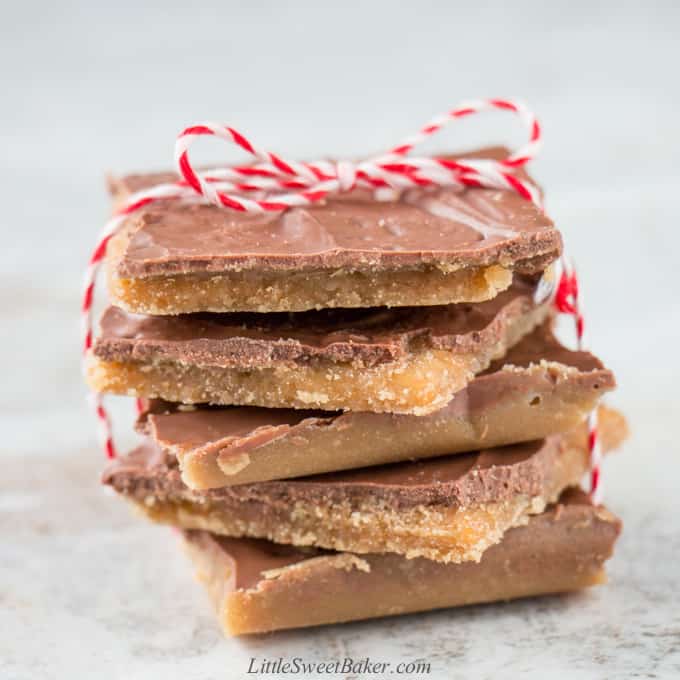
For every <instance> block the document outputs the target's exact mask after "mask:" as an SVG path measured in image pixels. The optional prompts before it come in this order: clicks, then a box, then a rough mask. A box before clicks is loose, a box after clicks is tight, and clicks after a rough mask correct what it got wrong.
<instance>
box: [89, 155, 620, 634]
mask: <svg viewBox="0 0 680 680" xmlns="http://www.w3.org/2000/svg"><path fill="white" fill-rule="evenodd" d="M504 154H505V151H504V150H503V149H487V150H483V151H480V152H478V153H477V154H476V155H477V157H481V158H486V157H488V158H500V157H502V156H503V155H504ZM468 156H469V154H468ZM170 179H175V178H174V176H170V175H158V174H157V175H133V176H128V177H124V178H121V179H116V180H114V181H113V182H112V190H113V194H114V199H115V200H116V201H119V202H120V201H123V200H125V199H126V197H128V196H129V195H130V194H132V193H133V192H135V191H138V190H141V189H144V188H148V187H149V186H152V185H154V184H156V183H158V182H159V181H168V180H170ZM561 248H562V243H561V238H560V234H559V232H558V231H557V230H556V229H555V227H554V226H553V224H552V222H551V221H550V219H549V218H548V217H547V216H546V215H545V214H544V213H542V212H541V211H540V210H539V209H538V208H537V207H536V206H534V205H533V204H532V203H531V202H529V201H526V200H524V199H523V198H522V197H520V196H519V195H517V194H515V193H513V192H512V191H502V190H493V189H481V188H474V189H467V190H463V191H460V190H454V189H438V190H435V191H431V190H427V191H426V190H412V191H408V192H405V193H404V194H402V195H401V196H400V197H399V198H397V199H395V200H393V201H378V200H376V199H375V198H373V197H372V196H370V195H368V194H364V193H362V192H360V191H355V192H352V193H350V194H348V195H346V196H342V197H340V198H336V199H332V200H328V201H327V202H325V203H323V204H319V205H316V206H314V207H309V208H294V209H290V210H288V211H286V212H284V213H276V214H266V215H256V216H252V215H243V214H239V213H235V212H233V211H229V210H222V209H220V208H218V207H215V206H212V205H202V204H201V205H199V204H196V203H194V204H180V203H169V204H161V205H159V206H151V207H149V208H148V209H143V210H140V211H138V212H136V213H135V214H134V215H132V216H131V217H130V218H129V219H128V220H127V221H126V222H125V223H124V224H123V227H122V228H121V230H120V231H119V232H118V233H117V234H116V236H115V237H114V238H113V239H112V241H111V242H110V244H109V249H108V250H109V258H108V282H109V294H110V297H111V300H112V303H113V304H114V305H115V306H112V307H109V308H108V309H107V310H106V311H105V313H104V315H103V317H102V319H101V324H100V325H101V332H100V335H99V337H98V339H97V341H96V343H95V346H94V350H93V352H92V355H91V357H90V359H89V365H88V381H89V383H90V385H91V386H92V387H93V388H94V389H95V390H97V391H100V392H108V393H113V394H124V395H129V396H133V397H139V398H142V399H143V403H144V410H143V412H142V413H141V415H140V416H139V418H138V421H137V424H136V427H137V429H138V431H139V432H140V433H141V434H142V435H143V436H144V439H143V442H142V443H141V444H140V446H138V447H137V448H136V449H135V450H134V451H132V452H131V453H130V454H128V455H127V456H125V457H122V458H118V459H116V460H115V461H114V462H113V463H112V464H111V465H110V466H109V468H108V469H107V470H106V472H105V474H104V481H105V483H106V484H109V485H111V486H112V487H113V488H114V489H115V490H116V491H117V492H118V493H119V494H120V495H121V496H123V497H125V498H126V499H128V500H129V501H131V502H132V503H133V504H134V505H136V506H137V507H138V508H139V509H140V510H141V511H142V513H144V514H145V515H147V516H148V517H149V518H150V519H152V520H154V521H156V522H159V523H163V524H170V525H173V526H176V527H179V528H180V529H181V530H182V532H183V537H184V543H185V545H186V547H187V550H188V553H189V555H190V556H191V558H192V559H193V560H194V562H195V563H196V566H197V570H198V574H199V577H200V579H201V580H202V581H204V583H205V585H206V587H207V589H208V590H209V592H210V594H211V596H212V597H213V599H214V601H215V605H216V608H217V611H218V615H219V618H220V621H221V623H222V626H223V627H224V630H225V631H226V632H227V633H229V634H245V633H258V632H263V631H271V630H276V629H282V628H291V627H299V626H310V625H317V624H325V623H334V622H341V621H351V620H356V619H365V618H371V617H378V616H386V615H393V614H401V613H405V612H415V611H423V610H430V609H436V608H440V607H450V606H457V605H467V604H472V603H478V602H489V601H494V600H509V599H513V598H519V597H525V596H532V595H540V594H544V593H555V592H562V591H571V590H576V589H580V588H584V587H587V586H591V585H595V584H598V583H601V582H602V581H603V579H604V571H603V564H604V562H605V560H606V559H607V558H608V557H609V556H610V555H611V552H612V549H613V546H614V542H615V540H616V537H617V535H618V533H619V531H620V522H619V520H618V519H617V518H616V517H615V516H613V515H612V514H611V513H610V512H609V511H607V510H606V509H605V508H604V507H602V506H595V505H593V504H591V502H590V501H589V500H588V497H587V496H586V495H585V494H584V493H583V492H581V491H579V490H578V488H577V487H578V484H579V482H580V480H581V478H582V477H583V475H584V473H586V472H587V470H588V466H589V456H588V444H587V429H586V425H585V422H584V420H585V418H586V417H587V415H588V413H589V412H590V411H591V410H592V409H594V408H597V407H598V406H597V405H598V401H599V399H600V397H601V396H602V395H603V394H604V393H606V392H608V391H610V390H612V389H613V388H614V387H615V381H614V377H613V375H612V373H611V372H610V371H609V370H607V369H606V368H605V367H604V366H603V365H602V363H601V362H600V361H599V359H597V358H596V357H595V356H593V355H592V354H589V353H586V352H578V351H571V350H569V349H566V348H565V347H563V346H562V345H561V344H560V342H559V341H558V340H557V339H556V338H555V337H554V335H553V333H552V320H553V319H552V317H553V311H552V301H551V299H549V298H548V299H542V294H541V291H542V290H543V289H544V287H545V286H539V282H540V281H541V279H542V277H543V282H544V283H545V281H546V280H550V277H551V276H552V272H551V270H550V266H551V264H552V263H553V262H555V261H556V260H557V259H558V258H559V256H560V254H561ZM625 431H626V428H625V422H624V420H623V418H622V416H620V415H619V414H617V413H616V412H614V411H612V410H608V409H605V408H604V407H600V430H599V436H600V441H601V443H602V446H603V449H604V450H607V449H612V448H614V447H615V446H617V445H618V444H619V443H620V441H621V440H622V439H623V437H624V436H625Z"/></svg>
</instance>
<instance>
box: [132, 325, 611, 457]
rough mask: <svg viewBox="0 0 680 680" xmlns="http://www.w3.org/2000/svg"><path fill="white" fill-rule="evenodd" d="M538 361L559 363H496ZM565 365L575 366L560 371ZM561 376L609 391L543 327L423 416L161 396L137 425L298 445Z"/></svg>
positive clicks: (188, 442)
mask: <svg viewBox="0 0 680 680" xmlns="http://www.w3.org/2000/svg"><path fill="white" fill-rule="evenodd" d="M542 361H544V362H550V363H554V364H559V365H560V366H561V367H563V368H561V369H560V370H559V373H560V375H559V378H558V377H556V375H555V373H556V371H557V369H556V367H555V366H553V367H548V366H546V368H545V370H544V371H543V372H537V371H534V372H524V373H522V374H521V375H520V374H517V372H516V371H509V370H505V371H504V370H503V366H508V368H509V367H511V366H513V367H528V366H530V365H537V364H540V363H541V362H542ZM568 368H572V369H575V370H567V369H568ZM558 380H559V381H560V382H563V381H566V382H568V383H569V384H570V385H571V386H572V387H573V388H574V389H575V390H576V389H579V390H582V391H583V392H584V393H589V392H591V391H593V390H597V391H599V392H600V393H604V392H607V391H609V390H612V389H614V387H615V380H614V376H613V374H612V372H611V371H609V370H607V369H605V368H604V366H603V365H602V363H601V362H600V360H599V359H597V358H596V357H595V356H593V355H592V354H590V353H588V352H574V351H571V350H568V349H566V348H565V347H563V346H562V345H561V344H560V343H559V342H558V341H557V340H556V338H555V337H554V335H553V334H552V332H551V330H550V324H545V325H543V326H541V327H539V328H537V329H536V330H535V331H533V332H532V333H530V334H529V335H527V336H525V337H524V338H523V339H522V340H521V341H520V342H519V343H518V344H517V345H515V346H514V347H513V348H511V349H510V350H509V351H508V353H507V354H506V356H505V357H504V358H503V359H499V360H498V361H495V362H494V363H493V364H492V366H491V367H490V368H489V369H488V370H487V371H485V372H483V373H482V374H480V375H478V376H477V377H476V378H475V379H474V380H473V381H472V382H471V383H470V384H469V385H468V386H467V387H466V388H465V390H463V391H461V392H459V393H458V394H456V396H455V397H454V398H453V400H452V401H451V402H450V403H449V404H448V405H447V406H445V407H444V408H443V409H441V410H439V411H436V412H435V413H434V414H431V415H430V416H408V415H393V414H367V413H361V414H359V413H352V412H349V413H328V412H324V411H301V410H295V409H267V408H258V407H249V406H240V407H214V408H213V407H208V406H204V407H200V408H189V409H187V407H185V406H180V405H177V404H171V403H167V402H163V401H153V402H151V403H150V404H148V405H147V409H146V411H145V412H144V413H143V414H142V416H141V417H140V419H139V420H138V423H137V429H138V430H139V431H140V432H143V433H145V434H150V435H151V436H152V437H153V438H154V439H155V441H156V442H157V443H158V444H159V445H160V446H162V447H165V448H166V449H168V450H176V449H179V450H181V451H189V450H195V451H198V450H201V449H203V450H206V451H207V450H208V449H210V448H214V447H216V448H218V449H219V450H220V451H221V452H225V451H229V453H231V454H234V455H235V454H238V453H247V452H249V451H252V450H253V449H255V448H258V447H260V446H263V445H264V444H267V443H269V442H271V441H273V440H276V439H279V438H281V437H288V438H295V437H298V438H300V441H301V445H303V446H304V444H305V440H306V436H308V434H307V433H309V432H310V430H312V429H314V428H328V427H333V428H335V429H336V430H338V431H340V430H342V429H344V428H351V427H366V428H370V422H375V423H379V422H392V423H394V424H396V423H397V421H411V422H413V424H414V427H421V426H423V425H424V424H426V423H427V421H428V420H430V421H435V420H436V421H438V420H440V419H441V418H442V417H451V418H459V417H464V416H465V415H466V414H469V413H479V414H481V413H484V412H486V411H488V410H489V409H490V408H492V407H493V406H494V405H495V404H497V403H498V402H500V401H501V400H503V399H504V398H505V397H506V396H507V394H508V392H513V393H515V394H517V393H519V392H520V391H521V392H522V393H526V394H531V393H534V392H535V393H542V392H544V391H545V388H546V384H547V383H550V382H551V381H552V382H553V383H556V382H558Z"/></svg>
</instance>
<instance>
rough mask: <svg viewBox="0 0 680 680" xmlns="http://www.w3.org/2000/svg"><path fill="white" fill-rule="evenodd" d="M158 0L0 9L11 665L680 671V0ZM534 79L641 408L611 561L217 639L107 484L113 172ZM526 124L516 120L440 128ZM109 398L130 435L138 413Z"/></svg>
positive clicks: (554, 162) (550, 142)
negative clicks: (383, 613)
mask: <svg viewBox="0 0 680 680" xmlns="http://www.w3.org/2000/svg"><path fill="white" fill-rule="evenodd" d="M139 4H141V3H132V2H127V1H122V2H118V3H115V4H113V5H111V6H110V7H109V8H108V9H103V7H104V4H103V3H84V2H82V3H59V4H58V5H57V4H54V3H49V4H48V3H43V4H42V6H39V7H37V6H30V5H29V4H28V3H21V4H20V3H14V4H13V5H12V7H11V8H9V9H8V10H7V11H6V12H3V15H4V16H3V22H2V26H1V27H0V72H1V74H2V82H3V91H4V95H5V96H4V97H3V100H4V101H3V107H2V115H3V119H4V120H3V125H2V128H0V138H1V139H0V141H1V147H2V156H3V159H4V161H5V162H4V163H3V164H2V166H1V167H0V182H1V183H0V186H2V191H3V199H4V200H3V216H2V223H3V227H2V230H3V235H4V237H5V239H7V236H8V235H9V240H5V241H4V242H3V248H2V249H1V250H0V267H1V276H2V286H1V287H0V306H1V308H2V318H3V324H2V327H3V329H2V334H1V335H0V342H1V343H2V348H1V351H0V357H1V358H0V361H1V362H2V365H1V366H0V369H1V375H2V378H3V389H2V393H1V394H2V396H1V399H2V408H0V418H2V443H1V444H0V449H1V452H0V456H1V458H0V461H1V463H2V470H3V474H2V475H1V476H0V532H1V535H2V543H1V544H0V630H1V631H2V635H0V677H1V678H3V680H5V679H6V680H29V679H30V680H36V679H43V678H45V679H48V678H59V679H68V680H79V679H80V678H83V679H88V680H89V679H90V678H93V677H97V678H99V679H102V680H104V679H108V678H125V679H126V680H134V679H137V678H139V679H143V680H148V679H150V678H163V679H164V680H168V679H171V678H182V679H183V680H191V679H194V678H196V679H199V678H201V679H203V678H240V677H247V670H248V666H249V663H250V659H251V658H255V659H257V660H258V661H259V660H262V659H264V658H269V659H275V658H277V657H279V656H284V657H286V658H291V657H294V656H301V657H304V658H305V659H306V660H308V661H312V660H333V659H339V658H342V657H345V656H350V657H353V658H355V659H359V658H362V657H364V656H370V657H372V658H373V659H374V660H378V661H380V660H385V661H391V662H393V663H395V664H396V663H397V662H399V661H400V660H404V661H413V660H417V659H424V660H426V661H428V662H429V663H430V664H431V673H430V674H429V675H427V676H422V677H441V678H471V677H474V678H504V677H529V678H534V677H535V678H541V679H545V678H552V677H563V676H564V675H566V673H569V677H570V678H571V679H572V680H580V679H581V678H583V679H585V678H619V677H621V678H624V677H625V678H630V677H656V678H673V677H679V675H680V608H679V606H678V599H679V597H680V570H679V569H678V559H679V558H680V533H679V531H678V528H679V520H678V517H680V500H679V496H678V489H680V447H679V446H678V441H679V439H680V426H679V423H680V418H679V417H678V416H679V413H678V397H677V389H678V387H677V386H678V381H679V380H680V359H679V358H678V351H677V349H678V346H679V343H680V304H679V303H678V297H677V296H678V293H679V292H680V291H679V286H678V249H679V248H680V228H679V221H680V174H679V173H678V157H677V156H678V148H679V143H680V132H679V129H680V128H679V126H678V114H679V113H680V91H679V88H678V84H677V78H676V75H675V69H676V67H677V64H678V63H679V60H680V48H679V42H678V34H679V32H680V13H679V12H678V7H677V4H674V3H670V2H668V3H660V2H659V3H642V2H639V3H628V4H623V5H622V3H613V2H612V3H608V4H601V3H588V4H587V10H586V9H585V7H586V5H585V4H584V10H583V11H579V10H577V9H575V8H576V7H577V6H578V3H573V2H570V3H567V2H563V3H550V9H549V10H548V9H546V8H545V7H544V3H538V2H536V3H533V4H532V3H512V7H513V10H512V15H508V14H506V13H504V10H502V9H501V8H502V7H503V6H504V5H506V4H507V3H496V4H497V5H498V7H497V8H496V9H495V10H494V9H493V7H492V5H493V3H485V4H484V6H481V5H479V4H478V3H474V6H468V5H467V4H462V3H461V4H460V6H459V7H458V8H457V9H456V8H455V7H454V6H453V5H454V4H455V3H450V4H449V5H448V7H449V9H447V10H446V11H445V12H444V13H443V14H442V13H441V10H439V9H438V6H437V4H436V3H434V2H423V3H418V7H419V9H418V10H416V9H415V4H414V7H413V8H412V9H411V10H410V11H406V10H397V9H396V7H397V5H394V4H392V3H387V2H376V3H371V4H370V6H363V7H361V6H360V5H359V4H358V3H352V2H345V3H342V9H340V8H338V9H335V10H332V9H329V8H324V7H322V6H321V5H322V3H319V4H316V3H311V2H308V3H299V4H298V5H297V6H296V8H294V9H293V8H288V9H286V10H285V11H284V10H283V9H281V7H280V6H279V5H278V4H277V3H274V2H260V3H252V4H251V6H250V7H249V8H243V7H239V5H240V4H241V3H230V2H224V3H221V4H220V5H219V6H216V7H215V8H211V9H209V8H207V7H205V8H204V10H202V11H200V12H197V11H194V9H192V8H190V6H189V5H186V6H184V7H182V6H179V5H177V6H175V5H174V3H164V4H163V5H159V6H158V7H157V8H156V9H155V10H151V9H141V8H140V7H138V5H139ZM545 4H547V3H545ZM674 5H675V6H674ZM540 8H543V9H540ZM506 11H507V10H506ZM515 94H517V95H521V96H522V97H523V98H524V99H526V100H527V101H528V102H530V103H531V105H532V106H533V107H534V108H535V109H536V111H538V112H539V114H540V116H541V119H542V121H543V123H544V127H545V133H546V148H545V151H544V154H543V156H542V158H541V160H540V161H538V162H537V163H536V165H535V173H536V174H537V175H538V176H539V178H540V179H541V181H542V182H543V183H544V185H545V186H546V187H547V189H548V207H549V210H550V212H551V214H552V215H553V217H554V218H555V219H556V221H557V222H558V224H559V226H560V227H561V228H562V230H563V232H564V234H565V238H566V242H567V246H568V249H569V251H570V252H571V253H572V254H573V255H574V256H575V257H576V258H577V261H578V264H579V268H580V273H581V278H582V282H583V286H584V290H585V294H586V296H587V301H586V303H587V311H588V315H589V326H590V329H591V336H592V338H593V340H594V346H595V348H596V350H597V351H598V352H599V353H600V354H601V355H602V356H603V357H604V359H605V360H606V361H607V363H608V364H609V365H610V366H611V367H612V368H613V369H614V370H615V371H616V373H617V376H618V378H619V382H620V389H619V391H618V392H617V393H616V394H615V395H614V396H613V397H612V399H611V400H610V401H611V403H612V404H614V405H616V406H618V407H620V408H622V409H623V410H624V411H625V412H626V413H627V414H628V416H629V418H630V422H631V427H632V433H633V434H632V437H631V439H630V441H629V443H628V444H627V445H626V446H625V448H624V450H623V451H622V452H621V453H619V454H617V455H615V456H613V457H612V458H611V459H610V460H608V461H607V463H606V468H605V485H606V489H605V494H606V502H607V504H608V505H609V506H610V508H611V509H612V510H614V511H615V512H617V513H618V514H619V515H621V517H622V518H623V520H624V523H625V529H624V533H623V536H622V537H621V540H620V542H619V544H618V550H617V552H616V555H615V557H614V558H613V559H612V560H611V562H610V568H609V574H610V583H609V584H608V585H606V586H604V587H602V588H599V589H596V590H594V591H591V592H587V593H583V594H580V595H574V596H570V597H563V598H560V597H551V598H543V599H539V600H535V601H525V602H519V603H514V604H509V605H490V606H483V607H472V608H467V609H464V610H458V611H453V610H451V611H442V612H437V613H431V614H424V615H418V616H407V617H401V618H396V619H391V620H382V621H377V622H366V623H359V624H350V625H345V626H334V627H328V628H319V629H314V630H310V631H305V632H287V633H281V634H273V635H268V636H261V637H256V638H253V639H246V640H224V639H223V638H222V635H221V633H220V632H219V630H218V628H217V626H216V624H215V621H214V618H213V615H212V611H211V609H210V605H209V602H208V600H207V597H206V595H205V593H204V592H203V590H202V588H201V587H200V586H199V585H198V584H196V583H195V582H194V581H193V579H192V575H191V568H190V566H189V564H188V560H187V559H186V558H185V556H184V555H183V554H182V553H181V551H180V550H178V549H177V546H176V545H175V544H176V539H175V537H174V536H173V534H172V533H171V532H170V531H169V530H164V529H159V528H154V527H151V526H149V525H147V524H146V523H144V522H143V521H142V520H141V519H137V518H136V517H135V516H133V515H132V514H131V513H130V512H129V511H128V509H127V508H126V507H125V506H124V505H123V504H122V503H120V502H119V501H118V500H117V499H114V498H112V497H110V496H109V495H107V494H106V493H104V492H103V491H102V489H101V488H100V487H99V486H98V483H97V481H98V475H99V472H100V470H101V467H102V463H103V461H102V458H101V457H100V455H99V453H98V450H97V445H96V441H95V436H94V426H93V423H92V421H91V419H90V417H89V414H88V412H87V409H86V408H85V406H84V405H83V395H84V389H83V387H82V385H81V382H80V376H79V367H78V312H77V310H78V289H79V284H80V276H81V270H82V263H83V261H84V259H85V257H86V254H87V251H88V248H89V247H90V246H91V244H92V242H93V239H94V236H95V233H96V231H97V230H98V228H99V226H100V223H101V220H102V218H104V216H105V214H106V210H107V204H106V197H105V194H104V191H103V189H102V176H103V173H104V171H105V170H107V169H113V170H126V169H143V168H147V167H164V166H167V165H168V164H169V163H170V161H171V152H172V139H173V137H174V135H175V133H176V132H177V131H178V130H179V128H180V127H182V126H183V125H185V124H187V123H190V122H195V121H196V120H201V119H204V118H218V119H224V120H228V121H230V122H232V123H234V124H236V125H237V126H239V127H241V128H242V129H244V131H247V132H250V133H251V134H252V135H253V137H254V138H255V139H256V140H258V141H259V142H260V143H261V144H262V145H263V146H269V147H272V148H273V149H275V150H277V151H280V152H281V153H284V154H285V153H290V154H291V155H293V154H294V155H295V156H298V157H313V156H315V155H316V154H318V153H321V152H331V153H334V154H336V155H345V156H350V157H351V156H353V155H357V154H360V153H363V152H365V151H366V150H367V149H368V150H375V149H379V148H381V147H383V146H386V145H388V144H390V143H392V142H393V141H394V140H396V139H399V138H400V137H401V136H402V135H404V134H405V133H408V132H410V131H411V130H412V129H414V128H415V127H416V126H418V125H419V124H421V123H422V122H424V120H426V119H427V118H428V117H429V116H430V115H431V114H433V113H435V112H438V111H439V110H442V109H444V108H446V107H449V106H451V105H454V104H456V103H457V102H458V101H459V100H460V99H461V98H466V97H470V96H484V95H515ZM506 130H507V135H506V132H505V131H506ZM496 131H498V132H496ZM513 132H515V133H516V128H514V127H513V122H512V121H511V120H509V119H508V120H507V125H506V121H505V119H503V117H495V118H493V119H490V120H485V121H483V122H480V123H479V125H478V124H476V123H475V124H472V123H470V124H469V125H468V126H467V127H466V128H465V129H463V126H462V125H461V129H460V130H456V131H451V133H450V135H448V136H447V138H446V139H447V140H448V144H449V145H450V146H471V145H474V144H476V143H478V142H480V141H486V140H489V141H507V140H512V139H515V141H518V140H519V139H520V138H519V137H518V136H517V135H516V134H515V137H513ZM447 134H448V133H447ZM443 143H444V144H445V145H446V144H447V142H443ZM221 151H222V149H217V151H216V152H214V153H212V154H209V153H208V152H207V151H206V159H208V160H217V159H218V158H220V152H221ZM229 159H231V160H235V158H234V157H232V156H229ZM116 407H117V409H118V411H119V413H120V415H119V416H118V422H122V426H121V432H120V433H119V434H120V436H121V437H122V438H123V439H127V440H128V441H129V440H130V435H129V433H127V432H126V431H125V430H126V429H129V424H130V418H131V415H130V409H129V407H128V405H127V404H122V403H121V404H116ZM308 677H309V676H308ZM336 677H338V676H336Z"/></svg>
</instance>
